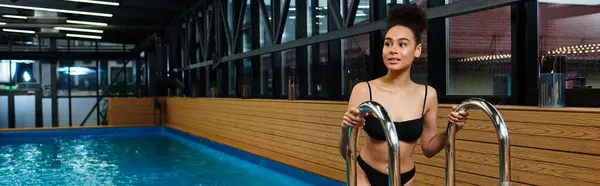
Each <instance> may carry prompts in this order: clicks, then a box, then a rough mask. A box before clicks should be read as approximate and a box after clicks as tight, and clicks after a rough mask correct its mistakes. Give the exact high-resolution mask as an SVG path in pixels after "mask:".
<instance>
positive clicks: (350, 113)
mask: <svg viewBox="0 0 600 186" xmlns="http://www.w3.org/2000/svg"><path fill="white" fill-rule="evenodd" d="M426 27H427V18H426V15H425V13H424V12H423V11H422V10H421V9H420V8H418V7H416V6H412V5H396V6H395V7H394V8H392V9H391V10H390V13H389V15H388V30H387V33H386V35H385V42H384V46H383V62H384V64H385V66H386V67H387V68H388V72H387V74H386V75H385V76H383V77H380V78H377V79H375V80H372V81H368V82H361V83H359V84H357V85H356V86H354V88H353V90H352V94H351V96H350V100H349V103H348V107H349V108H348V110H347V111H346V113H345V115H344V118H343V122H342V138H341V140H340V144H339V145H340V147H339V148H340V154H341V155H342V156H343V157H344V158H345V157H346V149H345V146H346V141H347V131H348V130H347V127H349V126H353V127H363V128H364V130H365V132H366V134H367V137H366V143H365V146H364V147H363V148H362V149H361V151H360V154H359V156H358V164H359V166H358V168H357V179H358V185H359V186H364V185H371V186H380V185H381V186H384V185H385V186H387V185H388V174H387V173H388V153H387V150H388V147H387V143H386V141H385V140H386V138H385V134H384V133H383V129H382V127H381V124H380V123H379V120H377V119H376V118H374V117H373V116H367V115H364V116H361V115H360V114H359V110H358V109H357V107H358V105H359V104H361V103H363V102H365V101H375V102H378V103H380V104H381V105H382V106H383V107H384V108H385V109H386V110H387V112H388V113H390V115H391V116H392V117H393V118H392V120H393V121H394V123H395V126H396V129H397V133H398V139H399V140H400V143H399V145H400V164H401V166H400V167H401V170H400V172H401V182H402V185H406V186H411V185H413V184H414V175H415V165H414V161H413V158H412V155H413V152H414V149H415V147H416V144H417V140H418V139H419V138H421V148H422V150H423V154H425V156H426V157H428V158H431V157H433V156H435V155H436V154H437V153H439V152H440V151H441V150H442V149H444V147H445V144H446V132H440V133H438V132H437V121H436V119H437V108H438V101H437V93H436V91H435V89H433V88H432V87H430V86H427V85H420V84H417V83H415V82H413V81H412V80H411V79H410V68H411V65H412V63H413V61H414V59H415V58H416V57H419V56H420V55H421V34H422V32H423V30H425V29H426ZM453 109H454V111H453V112H451V113H450V114H449V115H448V120H449V121H450V122H452V123H454V124H456V125H457V130H456V131H458V130H460V128H462V126H463V125H464V123H465V122H466V120H467V117H468V113H466V112H464V111H461V112H460V113H457V112H455V110H456V106H454V107H453Z"/></svg>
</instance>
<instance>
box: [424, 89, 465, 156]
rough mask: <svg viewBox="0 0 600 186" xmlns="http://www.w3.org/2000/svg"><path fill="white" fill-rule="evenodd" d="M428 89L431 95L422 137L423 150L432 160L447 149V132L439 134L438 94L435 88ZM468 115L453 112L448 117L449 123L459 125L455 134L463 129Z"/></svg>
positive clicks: (428, 100) (429, 95) (454, 108)
mask: <svg viewBox="0 0 600 186" xmlns="http://www.w3.org/2000/svg"><path fill="white" fill-rule="evenodd" d="M427 88H428V90H429V92H431V94H428V96H427V105H426V108H427V111H426V112H425V116H424V117H425V122H424V123H423V135H422V136H421V149H422V150H423V154H424V155H425V156H426V157H428V158H431V157H433V156H435V155H436V154H437V153H439V152H440V151H442V149H444V147H446V139H447V135H446V132H447V130H444V131H443V132H441V133H438V132H437V114H438V113H437V112H438V100H437V92H436V91H435V89H434V88H431V87H427ZM452 109H453V110H456V106H454V107H452ZM468 115H469V114H468V113H466V112H464V111H463V112H461V113H460V114H458V113H456V112H454V111H453V112H452V113H450V114H449V115H448V118H449V121H451V122H453V123H455V124H457V128H456V131H455V132H458V131H459V130H460V129H461V128H462V126H463V125H464V123H465V121H466V120H467V117H468Z"/></svg>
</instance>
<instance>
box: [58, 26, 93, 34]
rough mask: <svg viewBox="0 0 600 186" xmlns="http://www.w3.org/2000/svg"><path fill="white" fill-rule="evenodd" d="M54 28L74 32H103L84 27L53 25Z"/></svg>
mask: <svg viewBox="0 0 600 186" xmlns="http://www.w3.org/2000/svg"><path fill="white" fill-rule="evenodd" d="M54 29H56V30H68V31H76V32H91V33H100V34H101V33H104V31H102V30H94V29H84V28H69V27H54Z"/></svg>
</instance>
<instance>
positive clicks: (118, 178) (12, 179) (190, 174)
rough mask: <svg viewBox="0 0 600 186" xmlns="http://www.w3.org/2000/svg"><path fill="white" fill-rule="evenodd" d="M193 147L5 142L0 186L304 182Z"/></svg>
mask: <svg viewBox="0 0 600 186" xmlns="http://www.w3.org/2000/svg"><path fill="white" fill-rule="evenodd" d="M191 147H192V146H190V145H189V144H184V143H180V141H178V140H173V139H172V138H170V137H165V136H144V137H135V138H134V137H106V138H100V137H95V138H70V139H66V138H65V139H56V138H54V139H31V140H18V141H17V140H13V141H0V185H31V184H33V185H40V184H41V185H90V184H92V185H198V184H200V185H304V184H305V183H302V182H299V181H298V180H294V179H292V178H289V177H285V176H282V175H279V176H278V173H275V172H273V171H270V170H266V169H263V168H260V167H258V166H255V165H252V164H249V163H248V162H245V161H241V160H239V159H237V158H234V157H231V156H228V155H225V154H223V153H221V152H218V151H214V150H211V149H209V148H207V147H204V148H191ZM202 149H205V150H202Z"/></svg>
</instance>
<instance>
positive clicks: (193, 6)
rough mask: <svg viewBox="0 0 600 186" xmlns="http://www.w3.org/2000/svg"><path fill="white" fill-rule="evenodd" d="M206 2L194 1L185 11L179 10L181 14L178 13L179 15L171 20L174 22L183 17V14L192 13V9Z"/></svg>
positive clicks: (203, 0)
mask: <svg viewBox="0 0 600 186" xmlns="http://www.w3.org/2000/svg"><path fill="white" fill-rule="evenodd" d="M207 2H208V0H198V2H196V4H194V5H192V6H190V8H188V9H186V10H185V11H183V12H181V14H179V16H177V17H176V18H175V20H172V21H174V22H176V21H178V20H182V19H184V18H185V16H188V15H189V14H190V13H193V12H194V10H196V9H198V8H199V7H200V6H202V5H204V4H205V3H207ZM213 10H214V8H213Z"/></svg>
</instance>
